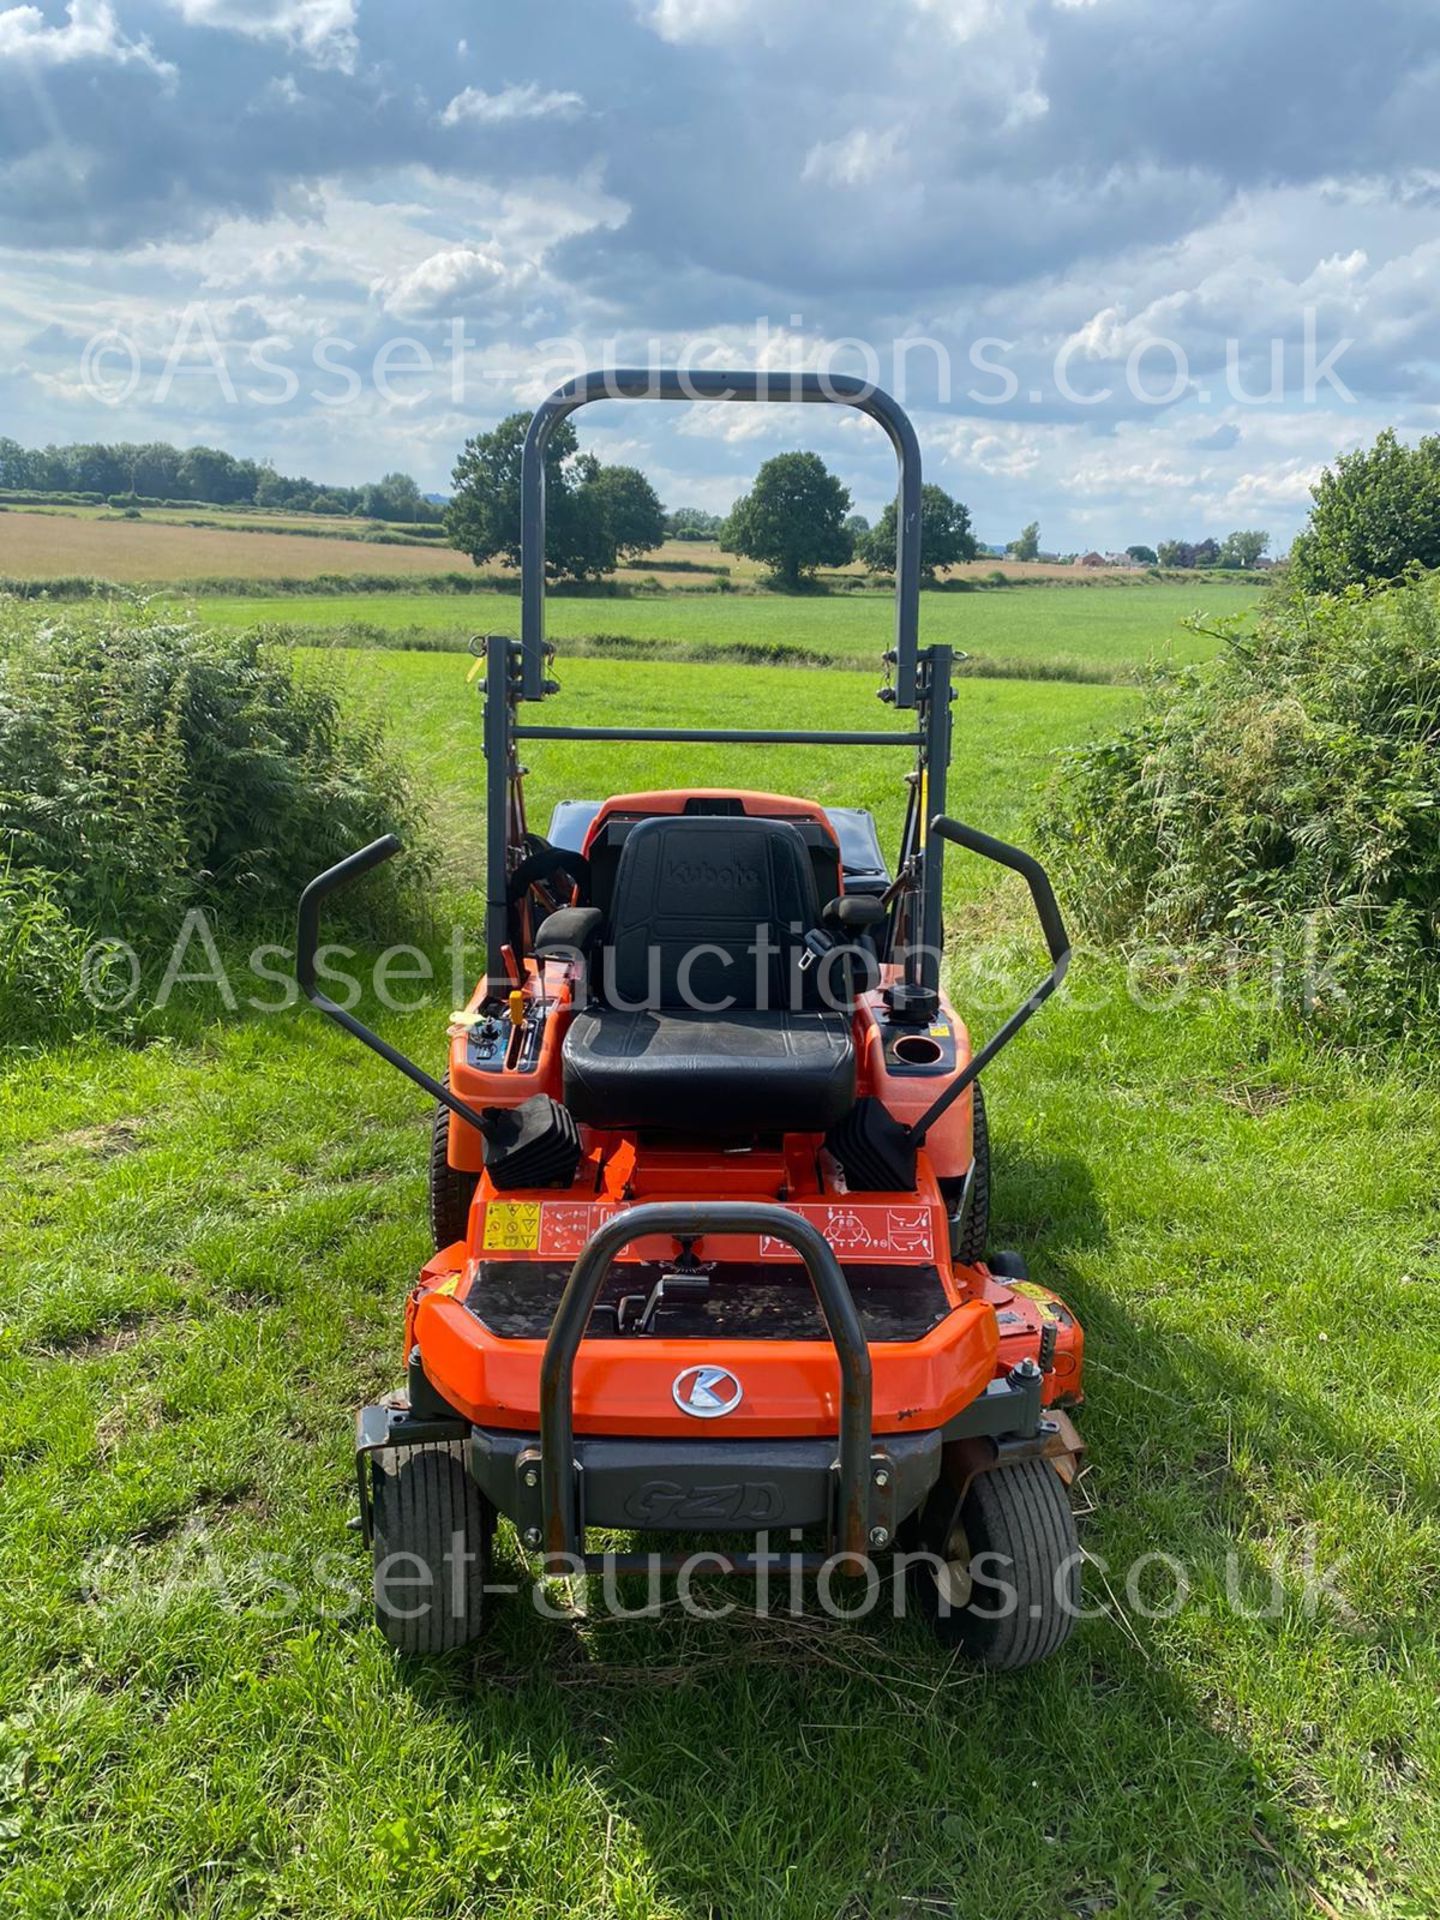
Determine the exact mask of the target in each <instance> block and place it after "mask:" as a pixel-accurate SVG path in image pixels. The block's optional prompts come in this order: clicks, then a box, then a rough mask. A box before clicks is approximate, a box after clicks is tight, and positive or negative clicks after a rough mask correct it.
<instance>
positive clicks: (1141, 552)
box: [1125, 547, 1160, 567]
mask: <svg viewBox="0 0 1440 1920" xmlns="http://www.w3.org/2000/svg"><path fill="white" fill-rule="evenodd" d="M1125 557H1126V559H1127V560H1134V561H1135V562H1136V563H1137V564H1138V565H1139V566H1142V567H1157V566H1159V564H1160V556H1159V554H1157V553H1156V551H1155V549H1154V548H1153V547H1126V549H1125Z"/></svg>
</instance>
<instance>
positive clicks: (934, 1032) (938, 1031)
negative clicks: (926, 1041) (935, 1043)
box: [930, 1020, 950, 1040]
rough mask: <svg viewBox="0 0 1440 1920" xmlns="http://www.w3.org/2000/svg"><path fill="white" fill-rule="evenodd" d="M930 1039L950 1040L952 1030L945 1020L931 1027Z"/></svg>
mask: <svg viewBox="0 0 1440 1920" xmlns="http://www.w3.org/2000/svg"><path fill="white" fill-rule="evenodd" d="M930 1038H931V1039H932V1040H948V1039H949V1038H950V1029H949V1027H947V1026H946V1024H945V1022H944V1021H943V1020H941V1021H939V1022H938V1023H937V1024H936V1025H935V1026H933V1027H931V1029H930Z"/></svg>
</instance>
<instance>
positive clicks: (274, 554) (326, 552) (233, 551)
mask: <svg viewBox="0 0 1440 1920" xmlns="http://www.w3.org/2000/svg"><path fill="white" fill-rule="evenodd" d="M469 566H470V560H469V556H468V555H466V554H463V553H456V552H455V550H454V548H453V547H446V546H441V545H440V544H439V543H438V542H436V543H435V544H433V545H429V546H419V545H417V546H413V547H412V546H390V545H386V544H384V543H382V542H380V541H369V540H353V539H352V540H347V539H344V538H339V537H337V538H335V539H327V538H325V537H324V536H323V535H322V536H317V537H315V538H313V539H312V538H299V537H297V536H296V535H295V534H293V533H278V532H277V533H260V532H246V531H242V530H241V529H240V528H238V527H237V528H236V529H235V530H234V531H233V532H232V531H231V530H229V529H228V528H224V527H217V526H204V527H180V526H173V525H168V524H166V523H165V522H163V521H158V520H157V521H149V520H145V519H143V518H142V519H139V520H126V519H123V518H122V517H121V516H120V515H118V514H117V515H115V516H114V517H113V518H112V517H107V518H100V519H95V518H88V517H81V516H80V515H78V514H74V515H72V514H60V513H29V512H26V511H24V510H23V509H21V508H14V507H12V508H9V509H7V510H6V511H5V512H4V513H0V577H6V576H8V577H9V578H10V579H14V580H53V579H62V578H64V577H66V576H74V575H77V574H82V575H86V576H91V577H94V578H96V579H100V580H118V581H121V582H122V583H125V584H134V583H137V582H140V581H160V580H205V579H214V578H217V577H219V578H232V577H233V578H239V577H241V576H242V575H243V576H245V577H247V578H249V579H252V580H283V579H286V578H290V577H295V576H300V577H303V578H305V579H316V578H318V577H319V576H320V575H321V574H334V573H398V574H424V573H445V572H447V571H448V570H450V569H451V568H457V569H458V568H461V567H464V568H467V569H468V568H469Z"/></svg>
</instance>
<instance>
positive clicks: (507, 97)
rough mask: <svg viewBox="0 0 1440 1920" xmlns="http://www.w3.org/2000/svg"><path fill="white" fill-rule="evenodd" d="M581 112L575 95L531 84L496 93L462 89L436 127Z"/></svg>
mask: <svg viewBox="0 0 1440 1920" xmlns="http://www.w3.org/2000/svg"><path fill="white" fill-rule="evenodd" d="M584 110H585V102H584V100H583V99H582V98H581V96H580V95H579V94H578V93H558V92H555V91H553V90H552V91H550V92H542V91H541V89H540V88H539V87H537V86H536V85H535V84H534V82H533V81H532V82H530V83H529V84H528V85H526V86H523V87H505V88H503V89H502V90H501V91H500V92H499V93H486V92H484V91H483V89H482V88H480V87H466V89H465V91H464V92H463V93H457V94H456V96H455V98H454V99H453V100H452V101H451V102H450V104H449V106H448V107H446V109H445V111H444V112H443V113H442V114H441V115H440V124H441V126H442V127H458V126H459V125H460V124H461V123H462V121H466V120H478V121H480V122H481V123H482V124H483V125H486V126H498V125H500V124H502V123H503V122H505V121H508V120H550V119H556V118H559V119H570V118H572V117H573V116H574V115H575V114H577V113H583V112H584Z"/></svg>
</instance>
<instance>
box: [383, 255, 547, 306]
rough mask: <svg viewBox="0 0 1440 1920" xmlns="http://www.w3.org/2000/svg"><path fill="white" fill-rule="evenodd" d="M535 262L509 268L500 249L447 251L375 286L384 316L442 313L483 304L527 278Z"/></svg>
mask: <svg viewBox="0 0 1440 1920" xmlns="http://www.w3.org/2000/svg"><path fill="white" fill-rule="evenodd" d="M533 272H534V263H533V262H531V261H526V260H521V261H517V262H515V263H514V264H510V263H507V261H506V259H505V257H504V256H503V255H502V253H501V252H500V250H499V248H498V247H491V246H480V247H445V248H442V250H441V251H440V252H439V253H432V254H430V255H429V257H428V258H427V259H424V260H422V261H421V262H420V263H419V265H418V266H414V267H411V268H410V269H409V270H408V271H407V272H405V273H400V274H392V275H390V276H388V277H387V278H385V279H383V280H381V281H379V282H377V288H376V290H377V291H378V292H379V293H380V295H381V297H382V300H383V303H384V306H385V310H386V312H387V313H394V314H414V315H417V316H419V315H424V314H437V313H438V314H444V313H450V312H455V311H458V310H459V309H460V308H462V307H468V306H473V305H475V304H476V303H477V302H478V303H480V304H484V303H485V302H486V301H487V300H489V299H491V298H493V297H494V296H495V295H496V294H499V293H503V292H506V291H508V290H509V289H510V288H511V287H514V286H518V285H519V284H520V282H521V281H523V280H526V279H528V278H529V277H530V276H531V275H532V274H533Z"/></svg>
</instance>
